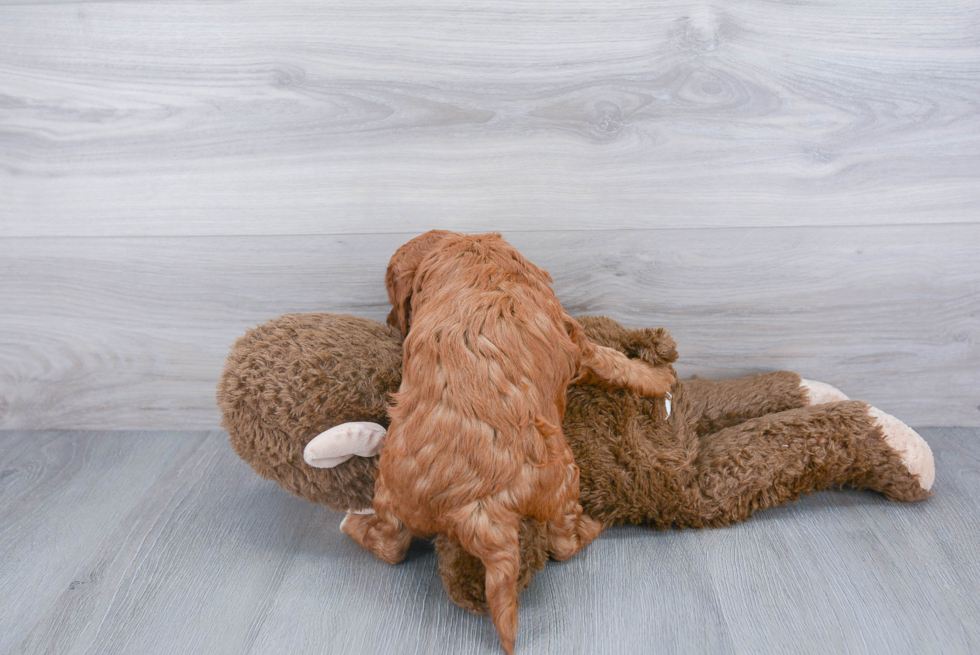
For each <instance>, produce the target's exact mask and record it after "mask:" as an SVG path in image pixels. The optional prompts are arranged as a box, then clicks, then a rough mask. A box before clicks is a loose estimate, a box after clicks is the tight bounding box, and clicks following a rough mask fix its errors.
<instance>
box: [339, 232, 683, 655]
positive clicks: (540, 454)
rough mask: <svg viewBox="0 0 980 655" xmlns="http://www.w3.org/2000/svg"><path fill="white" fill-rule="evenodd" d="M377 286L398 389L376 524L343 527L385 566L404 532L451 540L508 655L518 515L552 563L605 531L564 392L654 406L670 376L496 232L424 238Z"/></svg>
mask: <svg viewBox="0 0 980 655" xmlns="http://www.w3.org/2000/svg"><path fill="white" fill-rule="evenodd" d="M386 283H387V287H388V296H389V298H390V299H391V303H392V305H393V309H392V310H391V314H390V315H389V316H388V322H389V324H391V325H393V326H395V327H397V328H398V329H400V330H401V332H402V334H403V335H406V337H405V342H404V362H403V371H402V382H401V387H400V388H399V391H398V393H396V394H394V395H393V402H392V404H391V405H390V407H389V414H390V417H391V425H390V426H389V429H388V434H387V437H386V442H385V445H384V448H383V449H382V450H381V457H380V460H379V465H378V478H377V482H376V484H375V489H374V509H375V514H368V515H362V514H351V515H348V518H347V519H345V521H344V524H343V530H344V532H345V533H347V534H348V535H350V537H352V538H353V539H354V540H355V541H357V542H358V543H359V544H360V545H362V546H363V547H365V548H366V549H368V550H370V551H371V552H373V553H374V554H375V555H377V556H378V557H380V558H381V559H383V560H385V561H386V562H390V563H392V564H395V563H398V562H400V561H401V560H402V559H403V558H404V556H405V552H406V550H407V549H408V546H409V542H410V541H411V536H412V534H415V535H418V536H421V537H427V538H428V537H432V536H434V535H436V534H439V533H445V534H448V535H449V536H450V537H452V538H455V539H456V540H458V541H459V543H460V544H461V545H462V546H463V548H465V549H466V550H467V551H468V552H470V553H471V554H473V555H474V556H476V557H479V558H480V559H481V560H482V561H483V563H484V565H485V567H486V576H487V577H486V590H487V601H488V604H489V606H490V613H491V616H492V618H493V623H494V625H495V626H496V628H497V632H498V634H499V635H500V642H501V645H502V646H503V648H504V650H505V651H506V652H507V653H508V654H510V653H512V652H513V648H514V639H515V636H516V633H517V578H518V572H519V558H520V551H519V547H518V527H519V524H520V522H521V519H522V517H524V516H531V517H534V518H535V519H537V520H539V521H541V522H543V523H544V525H545V529H546V535H547V544H548V550H549V552H550V554H551V555H552V557H554V558H555V559H559V560H562V559H565V558H567V557H570V556H572V555H573V554H575V553H576V552H577V551H578V550H579V549H581V548H582V547H583V546H585V545H586V544H588V543H589V542H590V541H591V540H592V539H593V538H595V536H596V535H598V534H599V532H600V531H601V530H602V528H603V526H602V524H601V523H599V522H598V521H595V520H593V519H591V518H589V517H587V516H584V515H583V514H582V507H581V505H579V503H578V496H579V471H578V467H577V466H575V464H574V462H573V459H572V453H571V450H570V449H569V447H568V444H567V443H566V442H565V437H564V435H563V434H562V431H561V422H562V417H563V415H564V413H565V390H566V388H567V387H568V385H569V384H570V383H571V382H572V381H574V380H576V379H579V380H588V381H589V382H590V383H594V382H598V381H604V382H605V383H606V384H608V385H610V386H619V387H628V388H629V389H632V390H633V391H636V392H638V393H641V394H643V395H647V396H662V395H664V394H665V393H666V392H667V391H668V390H669V389H670V387H671V385H672V384H673V383H674V381H675V379H674V375H673V372H672V370H671V369H670V368H669V367H662V368H654V367H652V366H650V365H648V364H646V363H643V362H640V361H638V360H630V359H628V358H627V357H626V356H625V355H623V354H622V353H620V352H618V351H615V350H612V349H610V348H605V347H602V346H597V345H596V344H594V343H592V342H590V341H589V340H588V339H587V338H586V336H585V334H584V332H583V331H582V328H581V327H580V326H579V324H578V323H577V322H576V321H575V320H574V319H572V317H571V316H569V315H568V314H567V313H566V312H565V310H564V309H563V308H562V306H561V304H560V303H559V302H558V299H557V298H556V297H555V294H554V292H553V291H552V290H551V287H550V284H551V277H550V276H549V275H548V273H547V272H545V271H543V270H542V269H540V268H538V267H537V266H535V265H534V264H532V263H531V262H529V261H527V260H526V259H524V257H522V256H521V254H520V253H519V252H517V250H516V249H514V248H513V247H512V246H510V245H509V244H508V243H507V242H506V241H504V240H503V239H502V238H501V236H500V235H499V234H481V235H474V236H467V235H462V234H457V233H453V232H447V231H443V230H433V231H431V232H427V233H425V234H423V235H421V236H419V237H416V238H415V239H412V240H411V241H409V242H408V243H407V244H405V245H404V246H402V247H401V248H399V249H398V251H397V252H396V253H395V254H394V256H393V257H392V258H391V262H390V263H389V265H388V271H387V276H386Z"/></svg>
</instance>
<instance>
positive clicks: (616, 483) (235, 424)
mask: <svg viewBox="0 0 980 655" xmlns="http://www.w3.org/2000/svg"><path fill="white" fill-rule="evenodd" d="M577 320H578V321H579V323H580V324H581V325H582V327H583V329H584V330H585V332H586V334H587V335H588V336H589V338H590V339H592V340H593V341H595V342H596V343H598V344H602V345H606V346H610V347H613V348H616V349H617V350H620V351H621V352H624V353H627V354H630V355H631V356H633V357H642V358H644V359H646V360H647V361H649V362H650V363H653V364H658V365H659V364H666V363H670V362H673V361H674V360H675V359H676V357H677V354H676V351H675V348H674V343H673V341H672V340H671V339H670V337H669V335H668V334H667V333H666V332H664V331H662V330H650V329H641V330H636V329H629V328H625V327H623V326H621V325H619V324H618V323H616V322H615V321H613V320H611V319H608V318H605V317H579V318H578V319H577ZM253 354H254V356H253ZM400 366H401V336H400V334H399V333H398V331H397V330H393V329H390V328H387V327H385V326H383V325H381V324H379V323H377V322H375V321H369V320H366V319H355V318H354V317H350V316H345V315H333V314H309V315H286V316H281V317H279V318H277V319H273V320H272V321H270V322H269V323H267V324H265V325H263V326H261V327H259V328H257V329H255V330H251V331H249V333H248V334H246V335H245V336H244V337H242V338H241V339H239V340H238V342H236V344H235V347H234V348H233V349H232V352H231V354H230V355H229V358H228V365H227V366H226V368H225V372H224V374H223V377H222V381H221V384H220V385H219V394H218V400H219V405H220V407H221V410H222V412H223V414H224V417H225V420H224V425H225V428H226V430H228V432H229V434H230V435H231V442H232V445H233V446H234V447H235V449H236V451H237V452H238V453H239V455H241V456H242V458H243V459H245V460H246V461H247V462H248V463H249V464H250V465H251V466H252V467H253V468H255V470H256V471H257V472H258V473H260V474H261V475H263V476H264V477H267V478H270V479H272V480H275V481H276V482H278V483H279V484H280V485H282V486H283V487H284V488H286V489H288V490H290V491H292V492H293V493H296V494H299V495H301V496H303V497H304V498H307V499H308V500H311V501H313V502H319V503H322V504H324V505H327V506H328V507H331V508H333V509H340V510H344V509H360V508H363V507H365V506H370V500H371V496H372V493H373V486H374V478H373V471H374V468H375V464H374V462H375V461H376V460H377V458H372V459H365V458H361V457H354V458H352V459H351V460H349V461H348V462H345V463H344V464H341V465H340V466H338V467H336V469H312V468H310V467H309V466H307V465H306V463H305V462H304V461H303V458H302V451H303V448H304V447H305V446H306V443H307V442H309V440H310V439H312V438H313V436H315V435H316V434H317V433H318V432H319V431H320V430H322V429H326V428H328V427H331V426H333V425H336V424H339V423H343V422H346V421H375V422H378V423H381V424H387V419H386V417H385V415H384V411H383V406H384V404H385V399H386V397H387V394H388V393H389V392H392V391H394V390H395V389H397V388H398V381H399V379H400ZM321 371H322V372H323V374H322V375H321ZM672 394H673V411H672V413H671V416H670V418H669V419H666V418H665V417H666V411H665V408H664V402H663V400H660V399H658V400H653V399H646V398H641V397H638V396H636V395H635V394H632V393H629V392H625V391H609V390H606V389H601V388H598V387H593V386H588V385H578V386H572V387H569V389H568V395H567V407H566V411H565V416H564V421H563V424H562V427H563V434H564V435H565V438H566V440H567V442H568V444H569V447H570V448H571V450H572V452H573V454H574V456H575V459H576V462H577V464H578V466H579V468H580V496H579V500H580V502H581V504H582V505H583V506H584V508H585V511H586V512H588V513H589V514H590V515H593V516H595V517H597V518H599V519H601V520H602V521H604V522H606V523H608V524H610V525H616V524H620V523H633V524H638V525H647V526H650V527H653V528H658V529H663V528H669V527H706V526H712V527H717V526H723V525H727V524H730V523H734V522H737V521H743V520H745V519H747V518H749V517H750V516H751V515H752V514H753V513H754V512H756V511H758V510H760V509H764V508H766V507H772V506H775V505H779V504H781V503H785V502H788V501H790V500H793V499H794V498H797V497H798V496H800V495H801V494H807V493H811V492H814V491H819V490H822V489H828V488H832V487H839V486H850V487H853V488H859V489H869V490H873V491H877V492H880V493H882V494H884V495H885V497H887V498H889V499H891V500H895V501H903V502H909V501H917V500H922V499H924V498H926V497H928V496H929V495H930V492H929V491H926V490H924V489H923V488H922V486H921V485H920V481H919V480H917V479H916V478H915V476H913V475H912V474H910V473H909V471H908V469H907V468H906V467H905V466H904V465H903V463H902V461H901V458H900V456H899V455H898V454H896V452H895V451H894V450H892V449H891V448H889V446H888V444H887V443H886V441H885V439H884V437H883V435H882V431H881V429H880V427H879V426H878V425H877V424H876V423H875V421H874V420H873V418H872V417H871V416H870V415H869V413H868V405H866V404H865V403H861V402H858V401H845V402H839V403H831V404H825V405H808V404H807V402H808V401H807V398H806V394H805V393H804V392H803V391H801V389H800V377H799V376H798V375H797V374H795V373H789V372H786V371H781V372H775V373H765V374H761V375H755V376H750V377H746V378H738V379H735V380H723V381H712V380H703V379H694V380H686V381H683V382H677V383H676V384H675V385H674V387H673V389H672ZM355 467H358V468H356V469H355ZM521 535H522V538H521V549H522V550H521V559H522V567H523V568H522V574H521V575H522V578H521V580H522V587H521V588H523V584H524V583H523V581H524V580H528V581H529V580H530V577H531V575H532V574H533V573H534V571H536V570H538V569H539V568H540V567H539V566H538V564H540V563H542V562H543V561H544V559H545V558H546V557H547V550H546V548H544V546H543V544H544V540H543V531H542V528H541V526H540V525H537V524H534V523H533V522H527V525H526V526H523V527H522V530H521ZM435 545H436V552H437V554H438V558H439V570H440V574H441V576H442V580H443V583H444V585H445V587H446V590H447V592H448V593H449V595H450V597H451V598H452V599H453V601H454V602H456V603H457V604H459V605H460V606H462V607H465V608H466V609H469V610H471V611H474V612H486V611H487V604H486V595H485V588H484V576H485V571H484V568H483V564H482V562H480V560H479V559H477V558H474V557H473V556H471V555H470V554H469V553H467V552H466V551H465V550H463V549H462V548H461V547H460V546H459V543H458V542H455V541H453V540H452V539H450V538H448V537H447V536H445V535H443V536H440V537H437V539H436V541H435ZM524 576H526V577H524Z"/></svg>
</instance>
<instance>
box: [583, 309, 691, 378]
mask: <svg viewBox="0 0 980 655" xmlns="http://www.w3.org/2000/svg"><path fill="white" fill-rule="evenodd" d="M567 320H568V321H570V324H569V328H568V333H569V336H571V338H572V341H574V342H575V344H576V345H577V346H578V347H579V348H581V349H582V371H581V373H580V374H579V377H578V378H577V379H576V380H574V381H575V382H582V383H586V384H596V385H598V386H602V387H612V388H625V389H629V390H630V391H632V392H634V393H638V394H640V395H641V396H649V397H659V396H663V395H665V394H666V393H667V392H668V391H670V388H671V387H672V386H673V385H674V382H676V381H677V377H676V376H675V375H674V370H673V369H672V368H671V367H670V365H665V366H651V365H650V364H647V363H646V362H644V361H642V360H639V359H630V358H629V357H627V356H626V355H624V354H623V353H621V352H619V351H618V350H613V349H612V348H606V347H605V346H600V345H598V344H595V343H593V342H592V341H590V340H589V338H588V337H587V336H585V332H584V331H583V330H582V327H581V326H580V325H579V324H578V322H577V321H575V319H573V318H571V317H569V318H568V319H567Z"/></svg>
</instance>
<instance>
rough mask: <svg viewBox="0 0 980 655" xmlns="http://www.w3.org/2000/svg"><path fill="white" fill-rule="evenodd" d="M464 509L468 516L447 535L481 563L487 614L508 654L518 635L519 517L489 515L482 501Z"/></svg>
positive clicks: (507, 514) (505, 514)
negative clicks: (483, 570)
mask: <svg viewBox="0 0 980 655" xmlns="http://www.w3.org/2000/svg"><path fill="white" fill-rule="evenodd" d="M498 509H499V508H498ZM467 510H468V512H469V515H468V516H467V517H466V518H465V519H463V520H462V521H461V522H459V523H457V524H456V525H455V529H454V530H453V532H454V534H450V535H449V536H450V537H455V538H456V539H457V540H458V541H459V542H460V544H461V545H462V546H463V548H464V549H465V550H466V551H467V552H469V553H470V554H471V555H474V556H476V557H479V558H480V560H481V561H482V562H483V566H484V568H485V569H486V571H487V578H486V590H487V605H489V606H490V617H491V618H492V619H493V625H494V627H495V628H497V635H498V636H499V637H500V645H501V647H502V648H503V649H504V651H505V652H506V653H507V655H513V653H514V641H515V640H516V638H517V579H518V577H519V575H520V568H521V550H520V542H519V540H518V529H519V527H520V517H519V516H517V515H511V514H510V513H509V512H507V513H504V514H503V515H500V516H496V515H494V516H491V511H490V510H491V508H490V507H488V505H484V504H482V503H480V504H477V503H474V504H473V505H470V506H469V507H468V508H467ZM493 514H501V512H500V511H497V512H493Z"/></svg>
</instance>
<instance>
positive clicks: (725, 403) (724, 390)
mask: <svg viewBox="0 0 980 655" xmlns="http://www.w3.org/2000/svg"><path fill="white" fill-rule="evenodd" d="M681 387H682V389H680V390H679V391H680V392H681V393H680V394H679V396H680V397H678V398H677V400H676V401H675V402H676V403H677V405H678V407H680V406H681V405H683V406H684V408H685V409H684V411H683V415H684V416H686V417H687V420H688V421H689V422H690V423H691V425H692V427H693V428H694V431H695V432H696V433H697V434H699V435H704V434H708V433H710V432H717V431H718V430H721V429H723V428H727V427H729V426H732V425H738V424H739V423H741V422H743V421H747V420H749V419H752V418H756V417H759V416H764V415H766V414H771V413H773V412H782V411H785V410H787V409H795V408H797V407H806V406H807V405H816V404H818V403H824V402H837V401H841V400H847V396H845V395H844V394H843V393H841V392H840V391H838V390H837V389H835V388H834V387H832V386H830V385H829V384H824V383H822V382H814V381H811V380H804V379H803V378H801V377H800V376H799V375H797V374H796V373H790V372H789V371H776V372H774V373H762V374H759V375H750V376H748V377H742V378H735V379H732V380H704V379H702V378H695V379H693V380H685V381H684V382H683V383H681Z"/></svg>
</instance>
